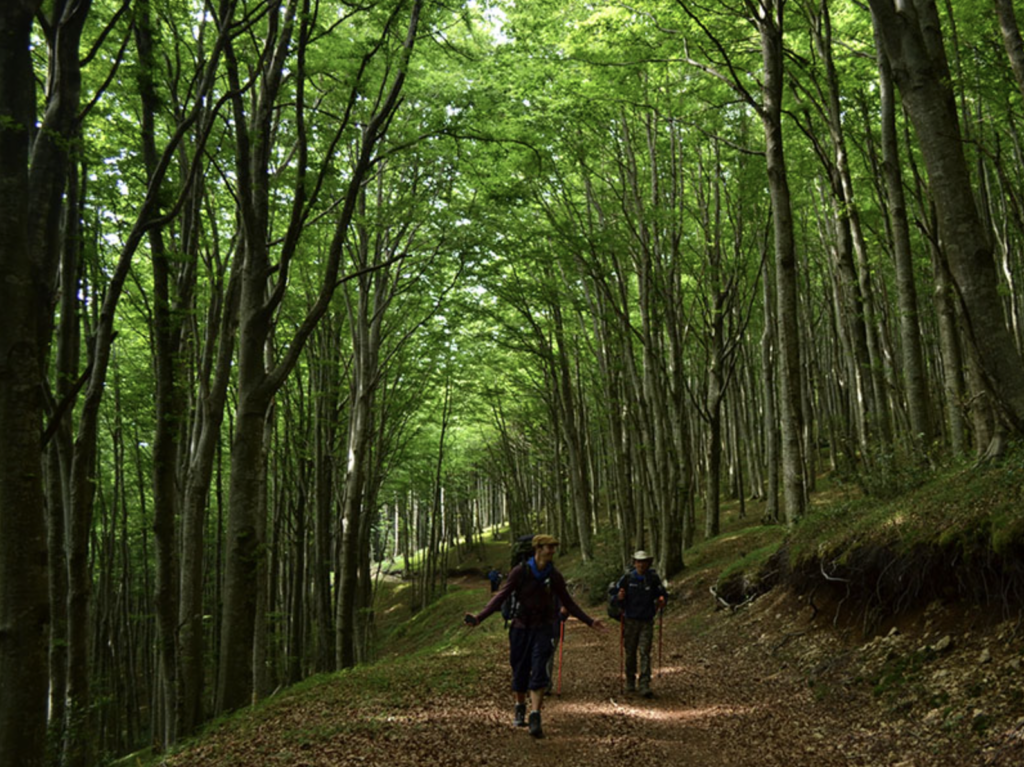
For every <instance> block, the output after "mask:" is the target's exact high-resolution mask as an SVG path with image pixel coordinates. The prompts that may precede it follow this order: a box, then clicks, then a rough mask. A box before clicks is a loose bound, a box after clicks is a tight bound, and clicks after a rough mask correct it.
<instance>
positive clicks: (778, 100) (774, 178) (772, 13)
mask: <svg viewBox="0 0 1024 767" xmlns="http://www.w3.org/2000/svg"><path fill="white" fill-rule="evenodd" d="M784 7H785V0H769V1H768V2H762V3H761V4H760V8H761V9H762V12H761V13H760V16H759V17H758V18H757V19H756V24H757V27H758V30H759V32H760V36H761V55H762V59H763V61H764V86H763V87H764V94H763V97H764V103H763V105H762V107H761V110H760V112H761V121H762V123H763V124H764V134H765V157H766V159H767V165H768V189H769V195H770V197H771V204H772V224H773V227H774V236H775V280H776V290H777V293H778V303H777V317H776V319H777V323H778V331H779V332H778V338H779V363H780V365H779V367H780V372H781V376H780V379H781V380H780V384H781V391H780V398H779V399H780V404H781V407H780V418H781V422H782V428H781V434H782V487H783V502H784V503H783V508H784V513H785V518H786V524H787V525H788V526H790V527H792V526H793V525H794V524H796V522H797V520H799V519H800V517H802V516H803V513H804V508H805V503H806V499H805V492H804V486H805V480H804V455H803V444H802V439H803V430H804V417H803V398H802V395H801V377H802V373H801V364H800V320H799V302H798V296H797V263H796V245H795V242H794V235H793V211H792V203H791V198H790V192H789V180H788V176H787V173H786V159H785V152H784V149H783V138H782V87H783V80H782V77H783V49H782V30H783V9H784Z"/></svg>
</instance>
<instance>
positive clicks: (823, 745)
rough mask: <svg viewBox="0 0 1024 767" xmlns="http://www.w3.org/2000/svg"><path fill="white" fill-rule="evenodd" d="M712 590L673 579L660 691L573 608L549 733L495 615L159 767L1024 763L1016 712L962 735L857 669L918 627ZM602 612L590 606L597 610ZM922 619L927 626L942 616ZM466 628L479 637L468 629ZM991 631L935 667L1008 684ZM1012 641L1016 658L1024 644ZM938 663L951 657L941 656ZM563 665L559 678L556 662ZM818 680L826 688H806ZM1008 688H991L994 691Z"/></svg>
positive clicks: (613, 635)
mask: <svg viewBox="0 0 1024 767" xmlns="http://www.w3.org/2000/svg"><path fill="white" fill-rule="evenodd" d="M486 585H487V584H486V581H484V580H483V579H482V578H479V579H472V580H466V581H463V583H461V584H460V587H470V588H472V589H473V590H476V589H477V588H479V590H480V594H479V600H478V601H479V606H480V607H482V606H483V604H484V603H485V602H486V599H487V597H488V593H487V589H486ZM707 585H708V584H707V583H702V582H700V581H690V582H685V583H684V584H681V585H679V586H677V587H676V588H675V589H670V590H672V593H673V594H674V596H675V599H674V602H670V609H669V610H668V612H667V614H666V618H665V620H664V624H663V625H664V628H663V632H664V633H663V636H662V637H661V639H660V643H661V662H660V663H658V661H657V658H658V654H659V653H658V646H659V636H658V634H657V631H656V633H655V641H654V658H655V678H654V680H653V685H652V687H653V689H654V692H655V698H654V699H652V700H645V699H643V698H640V697H636V696H626V695H623V694H622V693H621V691H620V684H621V683H620V672H619V668H620V667H619V662H620V655H619V653H620V650H619V631H618V624H617V623H615V622H614V621H608V624H609V625H608V630H606V631H603V632H601V631H596V630H593V629H590V628H588V627H586V626H584V625H583V624H582V623H580V622H579V621H576V620H574V619H573V620H570V621H569V622H568V623H567V624H566V632H565V645H564V649H563V657H562V680H561V694H559V695H551V696H549V697H548V698H547V699H546V702H545V705H544V710H543V725H544V733H545V737H544V738H543V739H540V740H535V739H533V738H531V737H530V735H529V734H528V732H527V731H526V729H525V728H515V727H513V725H512V697H511V693H510V692H509V678H510V675H509V668H508V658H507V652H508V649H507V642H506V639H505V630H504V626H503V622H502V620H501V618H500V615H495V616H492V617H491V618H489V619H488V620H487V621H485V622H484V623H483V624H482V625H481V626H480V627H478V628H475V629H470V628H468V627H462V628H459V629H458V633H456V634H455V635H454V640H453V641H452V642H451V644H450V645H449V646H448V647H447V649H445V650H443V651H441V652H434V653H424V654H422V655H418V656H416V657H414V658H412V657H410V658H405V659H403V660H402V661H395V662H390V661H384V662H383V663H382V664H378V668H377V669H376V670H375V669H374V667H367V668H366V669H365V670H364V671H360V670H359V669H357V670H356V671H355V672H352V674H351V675H349V674H339V675H334V676H331V677H329V678H327V679H326V680H320V681H317V682H316V683H315V685H314V686H310V687H307V688H306V690H305V691H302V692H298V693H295V694H294V695H292V694H291V693H288V692H285V693H283V694H282V695H281V698H280V699H279V700H278V702H275V703H272V704H271V705H269V706H266V707H265V708H263V709H260V708H257V709H254V710H252V712H251V713H246V714H243V715H242V718H243V719H244V721H243V722H242V723H237V722H236V723H232V725H231V726H229V727H225V728H223V729H222V730H220V731H217V732H214V733H212V734H209V735H207V736H206V737H204V738H203V739H202V740H201V741H200V742H199V743H197V744H196V745H195V746H193V747H191V748H188V749H186V750H185V751H183V752H182V753H180V754H178V755H177V756H174V757H170V758H168V759H167V760H166V762H165V763H166V764H168V765H174V767H185V766H186V765H187V767H224V766H225V765H260V766H261V767H262V766H264V765H275V766H277V765H281V766H284V767H342V766H345V767H347V766H348V765H372V766H374V767H377V766H378V765H379V766H380V767H413V766H416V767H420V766H421V765H427V766H428V767H429V766H431V765H452V766H453V767H455V766H458V767H467V766H472V765H481V766H484V765H486V766H487V767H499V766H502V765H505V766H508V767H516V766H518V765H523V766H525V765H535V764H537V763H541V762H544V763H547V764H551V765H558V766H564V767H576V766H577V765H579V766H580V767H582V766H583V765H592V764H616V765H617V764H624V763H630V764H636V765H640V764H650V765H659V766H665V765H694V766H695V767H717V766H722V767H726V766H728V767H733V766H735V767H747V766H748V765H749V766H750V767H755V766H756V767H766V766H770V765H779V766H780V767H782V766H785V767H792V766H800V765H808V766H811V765H814V766H815V767H820V766H825V767H830V766H831V765H837V766H838V765H844V766H847V767H848V766H850V765H865V766H870V767H875V766H876V765H886V766H887V767H943V766H944V765H958V766H960V765H1000V766H1002V765H1011V764H1021V763H1024V761H1022V757H1024V719H1019V720H1017V721H1016V724H1013V722H1014V719H1013V717H1012V716H1011V717H1010V718H1009V719H1007V718H1006V717H1005V716H1003V717H1002V719H999V720H998V722H999V723H998V727H995V726H994V727H993V730H992V731H991V733H990V735H991V736H997V737H990V738H989V740H988V744H987V745H985V742H984V741H979V739H978V738H972V737H971V736H970V729H971V727H970V720H967V721H965V722H963V723H962V724H963V727H961V728H959V729H957V728H954V727H951V726H950V725H949V722H950V721H952V720H951V719H950V718H948V717H947V719H946V720H945V721H932V722H929V718H930V717H932V716H933V715H932V714H927V713H926V712H927V709H926V710H925V711H922V710H921V709H920V708H915V707H914V706H912V705H908V704H907V702H906V696H905V695H904V697H903V698H901V699H900V700H897V701H895V702H894V701H893V700H892V699H891V698H888V697H886V696H884V695H883V696H879V695H878V694H877V688H876V689H875V690H874V691H873V689H872V685H871V684H870V683H864V682H863V680H861V679H860V677H861V676H862V675H864V674H865V673H869V672H865V670H864V669H865V668H866V666H865V664H869V663H871V662H872V661H871V660H870V659H871V658H875V659H876V660H877V661H878V662H888V660H889V659H891V658H894V657H897V656H898V655H899V654H900V653H905V652H907V648H908V647H915V646H917V643H918V642H920V641H922V639H921V635H915V634H914V633H913V632H912V631H910V630H909V629H908V630H907V632H906V633H905V634H900V633H898V632H895V631H894V632H892V633H891V634H890V635H889V636H888V637H880V638H876V639H875V640H873V641H869V642H868V643H867V644H865V645H864V646H862V647H860V648H857V647H855V646H854V647H852V648H851V646H848V645H844V644H843V643H841V642H840V640H839V637H838V635H837V632H836V631H835V630H833V629H832V627H831V625H830V623H831V622H830V620H829V619H828V618H822V617H820V615H819V616H818V617H817V618H816V619H815V620H813V621H808V620H807V619H808V618H809V616H811V615H812V614H814V615H818V613H817V611H812V610H811V609H809V608H808V606H807V605H806V604H805V603H803V602H802V601H801V600H799V599H797V598H795V597H793V596H792V595H790V594H787V593H783V589H777V590H776V591H774V592H770V593H769V594H767V595H764V596H762V597H761V598H760V599H758V600H756V601H755V602H753V603H751V604H750V605H748V606H747V607H745V608H743V609H742V610H738V611H736V612H734V613H730V612H729V611H716V610H715V605H714V601H713V600H712V599H711V597H710V596H709V595H708V591H707ZM776 592H778V593H776ZM680 597H682V598H680ZM599 610H601V608H600V607H594V608H588V612H589V613H590V614H591V615H593V616H595V617H597V616H598V615H599V614H600V613H599ZM925 617H927V615H926V616H925ZM602 618H603V616H602ZM801 620H803V623H801ZM920 623H921V625H923V626H927V625H930V624H932V623H933V621H932V620H931V619H928V620H927V622H926V621H925V620H924V619H922V620H921V621H920ZM938 628H940V629H941V630H942V631H945V630H946V627H938ZM471 632H477V633H478V634H479V633H480V632H483V633H484V634H485V635H486V636H475V637H473V639H472V640H471V636H472V633H471ZM972 637H973V639H972ZM993 637H994V635H993V634H992V633H991V632H987V633H986V632H980V631H979V632H975V633H973V634H972V633H971V632H970V631H964V632H963V633H962V634H958V635H957V639H956V640H955V644H957V645H959V647H960V649H959V650H958V652H959V655H954V654H953V652H952V651H951V652H950V653H949V654H948V655H945V656H944V658H945V659H946V660H945V661H943V660H936V661H934V665H932V666H929V667H928V672H927V673H928V674H930V675H933V676H936V677H938V676H939V675H945V676H944V678H954V677H956V678H959V679H961V682H960V684H962V685H965V684H966V683H967V682H966V681H964V680H966V679H967V678H968V677H971V678H977V679H980V680H988V681H987V682H985V683H986V684H994V682H992V681H991V680H992V679H993V678H994V677H999V678H1003V675H1000V674H998V673H997V672H998V670H1000V669H1002V670H1007V669H1009V668H1010V666H1012V664H1013V662H1014V655H1013V652H1014V650H1013V644H1014V642H1013V641H1006V642H1003V643H1002V644H996V643H994V642H995V640H994V639H993ZM477 640H480V641H477ZM978 642H985V643H987V644H984V645H979V644H978ZM1004 645H1005V648H1006V649H1005V651H1004V650H1003V649H1001V648H1003V646H1004ZM981 646H984V647H985V648H990V647H991V648H993V650H994V651H995V652H996V653H997V656H995V657H993V659H992V660H991V661H990V662H989V663H987V665H986V666H985V667H984V668H985V669H987V671H984V672H981V671H979V670H978V667H977V664H976V663H973V662H972V661H970V660H969V658H971V657H973V658H976V657H977V653H978V651H979V647H981ZM910 652H913V651H912V650H911V651H910ZM1016 652H1017V653H1018V655H1019V649H1018V650H1017V651H1016ZM403 662H406V663H407V664H408V665H402V663H403ZM944 662H945V663H947V664H948V665H945V666H943V665H942V664H943V663H944ZM555 669H556V675H557V670H558V662H557V657H556V665H555ZM980 673H985V674H987V675H986V676H978V674H980ZM958 674H963V675H964V676H962V677H957V675H958ZM811 678H815V679H816V683H815V684H810V683H809V679H811ZM556 680H557V676H556ZM980 683H981V682H978V684H980ZM918 686H920V685H918ZM907 689H908V690H909V689H910V684H909V683H908V685H907ZM1003 692H1005V690H1001V689H997V688H996V687H992V688H991V689H986V693H985V694H986V695H990V696H996V695H1002V694H1003ZM1010 692H1012V690H1011V691H1010ZM931 694H932V693H929V695H931ZM994 699H995V698H994V697H992V699H991V700H988V701H986V700H985V699H979V698H974V699H972V700H968V701H966V702H963V703H962V704H960V703H957V702H956V701H955V700H952V699H950V700H949V701H947V704H948V706H949V707H952V708H955V707H957V706H961V708H964V710H966V711H968V712H970V711H971V710H973V711H975V712H976V711H978V710H979V708H978V707H979V706H986V705H988V704H989V703H994ZM926 705H928V706H933V705H934V704H932V703H928V704H926ZM993 709H994V706H993ZM987 710H990V711H991V709H987ZM1019 715H1020V714H1019V713H1018V716H1019ZM965 733H966V734H965Z"/></svg>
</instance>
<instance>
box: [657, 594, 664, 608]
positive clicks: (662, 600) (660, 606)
mask: <svg viewBox="0 0 1024 767" xmlns="http://www.w3.org/2000/svg"><path fill="white" fill-rule="evenodd" d="M658 609H659V610H664V609H665V597H658Z"/></svg>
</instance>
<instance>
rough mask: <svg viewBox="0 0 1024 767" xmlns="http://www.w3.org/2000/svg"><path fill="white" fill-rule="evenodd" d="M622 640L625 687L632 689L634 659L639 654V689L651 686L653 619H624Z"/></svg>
mask: <svg viewBox="0 0 1024 767" xmlns="http://www.w3.org/2000/svg"><path fill="white" fill-rule="evenodd" d="M625 620H626V624H625V631H624V641H625V645H626V687H627V688H628V689H630V690H632V689H634V688H635V686H636V682H637V681H638V680H637V678H636V665H637V664H636V661H637V656H638V655H639V656H640V679H639V682H640V690H641V691H643V690H649V689H650V688H651V644H652V643H653V641H654V621H634V620H629V619H628V618H627V619H625Z"/></svg>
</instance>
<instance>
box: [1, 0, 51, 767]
mask: <svg viewBox="0 0 1024 767" xmlns="http://www.w3.org/2000/svg"><path fill="white" fill-rule="evenodd" d="M39 5H40V3H38V2H27V1H22V2H8V3H4V4H3V6H2V8H0V434H2V435H3V438H2V439H0V472H2V474H0V530H2V534H0V679H2V680H3V681H2V682H0V762H2V763H3V764H10V765H15V764H16V765H24V767H42V766H43V764H44V759H45V747H46V708H47V706H46V698H47V690H48V682H49V679H48V674H47V668H48V664H47V633H48V630H49V621H50V613H49V603H48V598H49V594H48V588H49V586H48V584H49V577H48V576H49V574H48V572H47V559H46V551H47V539H46V519H45V512H44V509H45V498H44V495H43V482H42V474H41V472H40V466H41V460H42V441H41V438H40V435H41V434H42V431H43V429H42V424H43V399H42V393H43V390H44V388H43V386H44V380H43V360H44V357H45V353H46V340H47V339H46V336H45V335H44V334H43V331H44V330H45V326H41V318H40V316H39V315H40V312H39V306H40V304H42V305H44V306H49V305H50V299H49V296H48V290H49V288H50V284H49V283H48V282H47V279H48V277H49V275H42V274H40V273H39V272H38V267H39V262H40V261H41V258H40V255H41V254H39V253H36V252H34V249H33V246H32V241H31V234H30V230H29V220H30V212H31V209H30V206H29V197H30V194H29V191H30V186H29V173H28V168H29V137H30V135H31V132H32V131H31V128H32V126H33V125H34V123H35V88H34V77H35V75H34V73H33V70H32V60H31V57H30V44H31V36H32V35H31V31H32V20H33V15H34V13H35V11H36V10H37V8H38V7H39Z"/></svg>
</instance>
